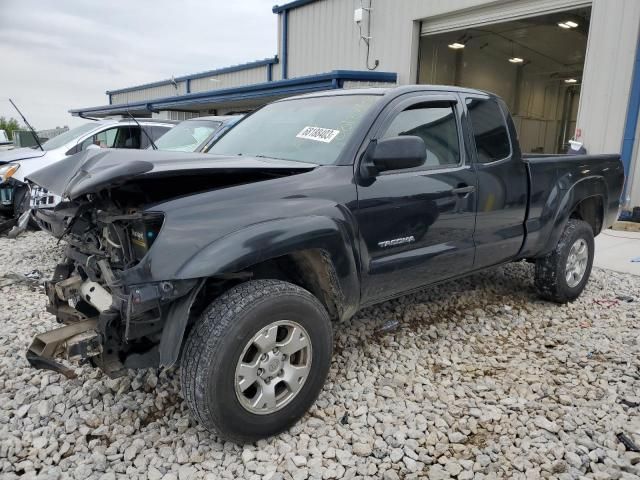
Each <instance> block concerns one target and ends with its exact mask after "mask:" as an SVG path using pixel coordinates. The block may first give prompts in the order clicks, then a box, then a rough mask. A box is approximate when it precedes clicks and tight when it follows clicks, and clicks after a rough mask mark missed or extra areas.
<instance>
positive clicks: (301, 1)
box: [271, 0, 318, 13]
mask: <svg viewBox="0 0 640 480" xmlns="http://www.w3.org/2000/svg"><path fill="white" fill-rule="evenodd" d="M317 1H318V0H295V1H294V2H289V3H285V4H284V5H274V6H273V8H272V9H271V11H272V12H273V13H282V12H286V11H287V10H291V9H292V8H298V7H304V6H305V5H309V4H310V3H314V2H317Z"/></svg>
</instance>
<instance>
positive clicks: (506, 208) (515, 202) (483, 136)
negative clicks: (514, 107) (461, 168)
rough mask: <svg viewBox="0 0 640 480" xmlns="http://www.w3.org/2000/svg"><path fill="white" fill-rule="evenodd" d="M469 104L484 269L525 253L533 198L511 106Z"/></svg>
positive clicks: (481, 100) (474, 99)
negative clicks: (527, 217) (526, 221)
mask: <svg viewBox="0 0 640 480" xmlns="http://www.w3.org/2000/svg"><path fill="white" fill-rule="evenodd" d="M465 105H466V110H467V115H468V118H467V121H468V125H469V128H468V131H470V132H473V134H474V135H472V136H471V138H469V141H470V143H471V150H473V151H474V153H475V159H474V160H475V162H476V170H477V173H478V212H477V217H476V229H475V233H474V241H475V244H476V260H475V264H474V268H482V267H486V266H490V265H496V264H498V263H502V262H505V261H508V260H510V259H512V258H514V257H515V256H516V255H517V254H518V252H519V251H520V248H521V246H522V242H523V240H524V219H525V215H526V209H527V199H528V195H529V192H528V181H527V170H526V167H525V165H524V163H523V162H522V158H521V155H520V151H519V149H518V146H517V142H514V141H512V139H516V138H517V137H516V133H515V129H514V128H513V124H512V123H511V122H509V121H508V120H509V119H510V117H509V116H508V115H507V114H506V113H507V112H506V106H502V107H501V106H499V104H498V102H497V101H496V100H495V99H492V98H490V97H484V96H471V95H469V96H466V98H465ZM502 109H504V111H502ZM511 145H514V146H513V147H511Z"/></svg>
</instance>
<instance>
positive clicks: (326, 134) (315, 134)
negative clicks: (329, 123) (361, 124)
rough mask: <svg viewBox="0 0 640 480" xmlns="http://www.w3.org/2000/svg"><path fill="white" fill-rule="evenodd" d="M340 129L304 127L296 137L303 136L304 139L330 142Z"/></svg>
mask: <svg viewBox="0 0 640 480" xmlns="http://www.w3.org/2000/svg"><path fill="white" fill-rule="evenodd" d="M339 133H340V130H332V129H330V128H322V127H304V128H303V129H302V130H301V131H300V133H299V134H297V135H296V138H304V139H306V140H315V141H316V142H323V143H330V142H331V141H332V140H333V139H334V138H336V137H337V136H338V134H339Z"/></svg>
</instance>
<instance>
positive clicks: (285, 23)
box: [281, 10, 289, 79]
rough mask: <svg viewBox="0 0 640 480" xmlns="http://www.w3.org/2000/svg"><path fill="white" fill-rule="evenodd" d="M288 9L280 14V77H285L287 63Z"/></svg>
mask: <svg viewBox="0 0 640 480" xmlns="http://www.w3.org/2000/svg"><path fill="white" fill-rule="evenodd" d="M288 44H289V10H285V11H284V13H283V14H282V67H281V68H282V78H283V79H286V78H288V77H287V73H288V72H287V67H288V65H289V46H288Z"/></svg>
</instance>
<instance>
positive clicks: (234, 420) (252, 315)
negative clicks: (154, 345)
mask: <svg viewBox="0 0 640 480" xmlns="http://www.w3.org/2000/svg"><path fill="white" fill-rule="evenodd" d="M274 325H275V326H274ZM266 327H268V328H266ZM274 328H275V330H274ZM267 332H268V333H269V335H267ZM272 332H275V336H274V335H271V333H272ZM294 333H300V335H296V336H295V338H298V339H299V340H298V341H294V340H295V339H294ZM284 334H286V335H287V336H286V338H281V335H284ZM305 334H306V335H305ZM267 339H269V340H268V341H267ZM271 339H276V340H277V341H278V343H277V345H276V347H278V348H277V349H271V348H270V347H268V348H264V349H263V348H262V347H259V345H268V344H269V341H271ZM304 339H307V341H306V343H307V345H308V346H306V347H303V348H302V349H300V350H299V351H297V353H290V352H291V351H292V350H293V349H294V348H297V347H298V346H299V345H296V346H292V344H293V343H297V342H299V343H300V344H301V345H303V344H305V340H304ZM254 340H255V342H254ZM274 341H275V340H274ZM269 345H270V344H269ZM332 348H333V334H332V329H331V322H330V319H329V315H328V314H327V311H326V310H325V308H324V307H323V306H322V305H321V304H320V302H319V301H318V300H317V299H316V298H315V297H314V296H313V295H312V294H311V293H309V292H308V291H306V290H304V289H303V288H300V287H298V286H296V285H293V284H291V283H288V282H283V281H279V280H256V281H249V282H246V283H243V284H240V285H238V286H236V287H234V288H232V289H230V290H228V291H227V292H225V293H224V294H223V295H221V296H220V297H218V298H217V299H216V300H214V301H213V302H212V303H211V304H210V305H209V307H207V309H206V310H205V311H204V313H203V314H202V316H201V317H200V319H199V321H198V323H197V324H196V325H195V326H194V328H192V329H191V332H190V333H189V336H188V338H187V341H186V344H185V347H184V351H183V357H182V360H181V365H180V370H181V381H182V395H183V397H184V398H185V400H186V402H187V405H188V406H189V409H190V410H191V412H192V414H193V415H194V417H195V418H196V419H197V420H198V422H199V423H200V424H202V426H204V427H205V428H206V429H207V430H209V431H210V432H211V433H213V434H216V435H218V436H219V437H222V438H224V439H227V440H231V441H234V442H238V443H246V442H254V441H257V440H260V439H263V438H267V437H270V436H273V435H275V434H277V433H280V432H282V431H284V430H286V429H287V428H289V427H290V426H292V425H293V424H294V423H296V422H297V421H298V420H299V419H300V418H301V417H302V416H303V415H304V414H305V412H306V411H307V410H308V409H309V408H310V407H311V405H312V404H313V402H315V400H316V398H317V397H318V395H319V394H320V391H321V390H322V387H323V385H324V382H325V379H326V377H327V374H328V372H329V367H330V366H331V354H332ZM280 349H281V350H282V352H280V351H279V350H280ZM264 352H267V353H264ZM274 352H275V353H274ZM283 352H289V353H290V355H289V356H288V357H287V360H284V357H285V356H287V355H286V354H285V353H283ZM281 355H282V358H281ZM265 356H267V357H268V361H267V360H264V359H265ZM241 359H242V362H243V363H242V365H240V364H239V362H240V360H241ZM254 359H257V360H255V361H254ZM294 359H295V360H294ZM263 360H264V361H263ZM287 361H288V362H289V363H286V362H287ZM274 362H275V363H274ZM294 363H295V365H294ZM249 364H251V365H255V364H257V365H262V366H264V368H261V369H257V370H255V371H253V370H252V372H254V373H255V372H258V373H259V371H260V370H262V374H261V375H263V376H267V375H269V374H270V373H273V369H274V368H275V369H276V371H277V373H274V376H273V377H267V378H266V379H263V378H262V377H260V378H257V377H256V379H255V380H252V379H250V380H252V381H254V383H251V384H250V383H249V381H247V382H245V381H244V378H245V377H243V376H242V375H239V374H238V372H237V370H238V369H241V368H242V367H244V366H247V365H249ZM278 365H280V367H278ZM251 368H253V367H251ZM278 368H282V369H281V370H278ZM305 368H306V369H308V370H306V373H305V374H304V375H306V377H305V379H304V380H300V378H302V377H298V375H299V373H298V372H299V371H300V369H303V370H304V369H305ZM285 369H286V372H287V373H285ZM296 369H298V370H296ZM292 370H293V371H294V373H293V374H292V375H294V377H290V376H289V372H290V371H292ZM241 371H244V370H241ZM267 371H269V372H267ZM285 378H289V379H290V378H296V379H297V380H292V381H291V382H289V383H286V382H285ZM239 379H243V380H242V381H240V380H239ZM296 382H297V383H296ZM249 384H250V385H251V386H249V387H247V385H249ZM290 385H292V387H289V386H290ZM270 386H272V389H273V391H275V392H276V397H275V398H279V400H278V402H281V403H282V402H283V403H282V405H279V406H278V405H276V406H274V404H273V403H272V404H270V405H265V404H263V405H260V404H258V403H259V401H258V400H254V398H262V397H260V395H259V394H260V392H263V390H262V388H264V392H265V395H267V394H268V393H269V392H270V391H271V390H270ZM283 386H284V387H283ZM285 387H286V388H285ZM242 388H246V390H244V391H240V390H241V389H242ZM283 388H284V390H283ZM294 390H296V393H295V394H293V396H292V397H291V398H288V399H287V396H290V395H292V394H291V393H290V392H291V391H294ZM254 391H255V395H253V393H254ZM278 391H280V394H278V393H277V392H278ZM278 395H279V396H278ZM270 398H271V397H270ZM274 408H275V410H273V409H274ZM250 409H255V411H251V410H250Z"/></svg>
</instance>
